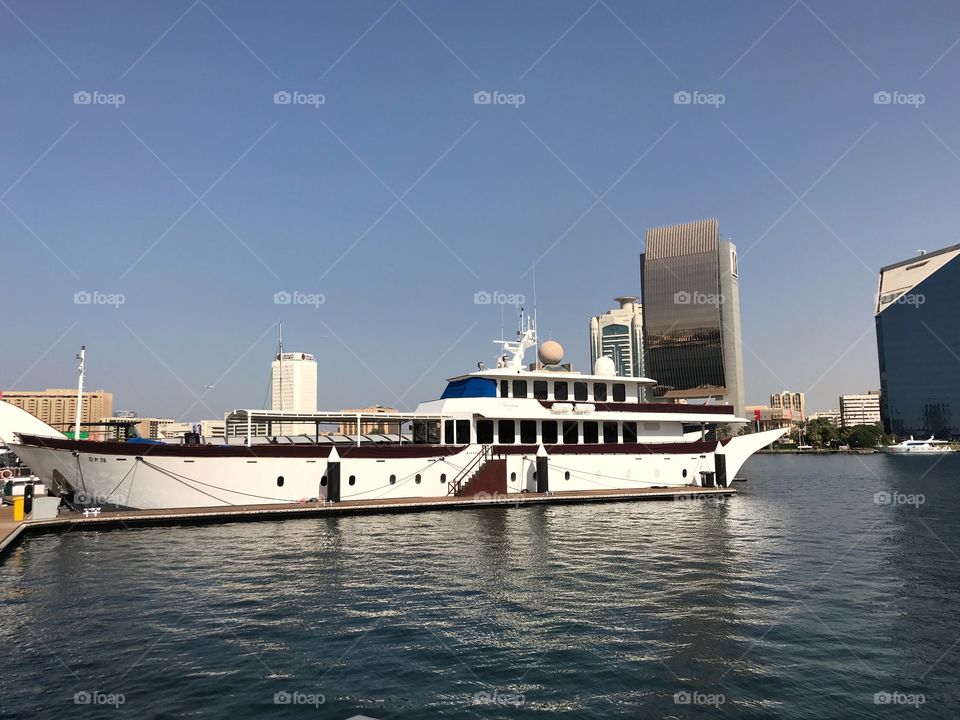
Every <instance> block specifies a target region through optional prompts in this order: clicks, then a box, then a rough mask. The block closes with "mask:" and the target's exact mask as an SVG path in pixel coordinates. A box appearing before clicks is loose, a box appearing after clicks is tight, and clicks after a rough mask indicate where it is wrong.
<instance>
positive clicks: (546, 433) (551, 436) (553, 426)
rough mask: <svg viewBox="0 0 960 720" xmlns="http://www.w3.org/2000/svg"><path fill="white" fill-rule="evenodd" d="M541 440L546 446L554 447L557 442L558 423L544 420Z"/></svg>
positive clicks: (541, 426) (541, 427)
mask: <svg viewBox="0 0 960 720" xmlns="http://www.w3.org/2000/svg"><path fill="white" fill-rule="evenodd" d="M540 434H541V440H542V441H543V444H544V445H553V444H554V443H556V442H557V421H556V420H544V421H543V422H542V423H540Z"/></svg>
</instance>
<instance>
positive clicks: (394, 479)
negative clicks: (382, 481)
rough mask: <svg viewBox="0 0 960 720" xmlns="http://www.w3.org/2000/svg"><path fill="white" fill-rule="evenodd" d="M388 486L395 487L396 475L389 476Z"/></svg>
mask: <svg viewBox="0 0 960 720" xmlns="http://www.w3.org/2000/svg"><path fill="white" fill-rule="evenodd" d="M390 484H391V485H396V484H397V476H396V475H391V476H390Z"/></svg>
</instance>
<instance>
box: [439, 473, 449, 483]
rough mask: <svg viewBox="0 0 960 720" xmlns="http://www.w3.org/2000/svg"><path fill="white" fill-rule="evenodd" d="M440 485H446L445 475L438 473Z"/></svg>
mask: <svg viewBox="0 0 960 720" xmlns="http://www.w3.org/2000/svg"><path fill="white" fill-rule="evenodd" d="M440 484H441V485H446V484H447V474H446V473H440Z"/></svg>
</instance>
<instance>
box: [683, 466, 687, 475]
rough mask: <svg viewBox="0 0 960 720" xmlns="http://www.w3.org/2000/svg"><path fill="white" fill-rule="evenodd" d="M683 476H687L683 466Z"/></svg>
mask: <svg viewBox="0 0 960 720" xmlns="http://www.w3.org/2000/svg"><path fill="white" fill-rule="evenodd" d="M683 476H684V477H686V476H687V470H686V468H684V470H683Z"/></svg>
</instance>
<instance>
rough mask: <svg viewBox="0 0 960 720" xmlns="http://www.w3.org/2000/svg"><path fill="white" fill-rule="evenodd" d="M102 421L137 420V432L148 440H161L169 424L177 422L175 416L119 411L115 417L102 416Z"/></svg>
mask: <svg viewBox="0 0 960 720" xmlns="http://www.w3.org/2000/svg"><path fill="white" fill-rule="evenodd" d="M100 420H101V422H118V421H123V422H130V421H136V423H137V424H136V428H137V434H138V435H139V436H140V437H142V438H147V439H148V440H160V439H162V438H163V437H165V436H164V435H163V434H162V431H163V430H164V429H165V428H166V427H167V426H169V425H173V424H174V423H176V420H174V419H173V418H145V417H139V416H138V415H136V414H135V413H129V412H118V413H117V414H116V415H114V416H113V417H104V418H100Z"/></svg>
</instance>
